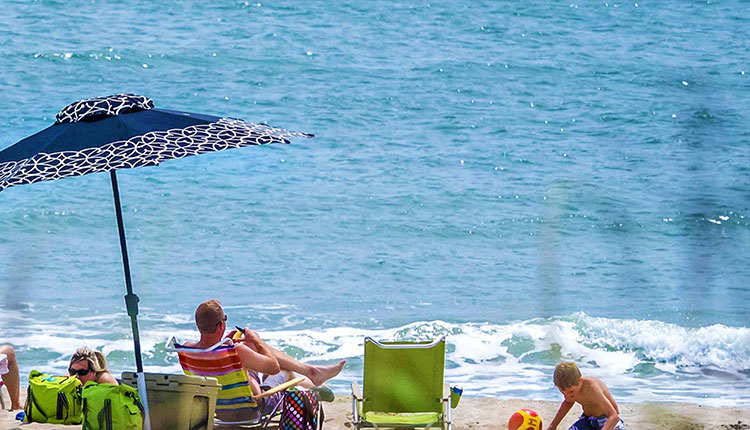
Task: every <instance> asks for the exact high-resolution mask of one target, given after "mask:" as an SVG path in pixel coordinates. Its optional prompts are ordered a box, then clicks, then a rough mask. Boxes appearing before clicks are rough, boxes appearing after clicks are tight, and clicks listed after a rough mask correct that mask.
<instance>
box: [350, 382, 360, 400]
mask: <svg viewBox="0 0 750 430" xmlns="http://www.w3.org/2000/svg"><path fill="white" fill-rule="evenodd" d="M352 397H354V399H355V400H357V401H358V402H361V401H362V389H361V388H359V384H357V383H356V382H352Z"/></svg>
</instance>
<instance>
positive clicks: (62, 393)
mask: <svg viewBox="0 0 750 430" xmlns="http://www.w3.org/2000/svg"><path fill="white" fill-rule="evenodd" d="M24 412H25V414H26V416H25V418H24V422H27V423H29V422H36V423H51V424H80V423H81V419H82V417H83V413H82V408H81V381H79V380H78V378H76V377H75V376H49V375H47V374H46V373H42V372H39V371H36V370H32V371H31V373H29V389H28V392H27V394H26V406H25V407H24Z"/></svg>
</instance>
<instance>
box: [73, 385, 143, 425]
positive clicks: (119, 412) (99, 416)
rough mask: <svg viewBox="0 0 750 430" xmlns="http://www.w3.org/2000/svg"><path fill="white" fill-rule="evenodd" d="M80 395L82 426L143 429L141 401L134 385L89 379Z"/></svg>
mask: <svg viewBox="0 0 750 430" xmlns="http://www.w3.org/2000/svg"><path fill="white" fill-rule="evenodd" d="M81 397H82V398H83V430H142V429H143V405H142V404H141V398H140V396H139V395H138V390H136V389H135V388H133V387H130V386H128V385H113V384H97V383H96V382H91V381H89V382H87V383H86V385H84V386H83V389H82V390H81Z"/></svg>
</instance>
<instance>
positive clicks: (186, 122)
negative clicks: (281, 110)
mask: <svg viewBox="0 0 750 430" xmlns="http://www.w3.org/2000/svg"><path fill="white" fill-rule="evenodd" d="M290 137H313V136H312V135H311V134H307V133H299V132H293V131H288V130H283V129H278V128H273V127H269V126H267V125H264V124H253V123H247V122H244V121H242V120H238V119H232V118H220V117H215V116H211V115H202V114H194V113H187V112H177V111H170V110H163V109H155V108H154V103H153V102H152V101H151V99H149V98H147V97H143V96H139V95H134V94H117V95H113V96H108V97H97V98H93V99H87V100H81V101H78V102H75V103H72V104H70V105H68V106H66V107H65V108H64V109H63V110H62V111H60V113H59V114H58V115H57V121H55V123H54V124H53V125H51V126H50V127H48V128H46V129H44V130H42V131H40V132H39V133H36V134H34V135H32V136H29V137H27V138H25V139H23V140H21V141H20V142H18V143H16V144H14V145H12V146H10V147H8V148H6V149H4V150H2V151H0V191H2V190H4V189H6V188H8V187H11V186H14V185H20V184H30V183H33V182H39V181H50V180H54V179H60V178H65V177H68V176H80V175H85V174H88V173H95V172H107V171H108V172H110V177H111V179H112V192H113V193H114V199H115V212H116V216H117V224H118V228H119V232H120V246H121V249H122V258H123V266H124V270H125V284H126V288H127V295H126V296H125V303H126V307H127V311H128V315H130V318H131V324H132V328H133V343H134V347H135V359H136V367H137V369H138V373H139V376H140V377H142V375H143V363H142V360H141V347H140V339H139V335H138V321H137V315H138V296H136V295H135V294H133V290H132V284H131V279H130V268H129V263H128V253H127V246H126V242H125V230H124V227H123V224H122V210H121V208H120V196H119V191H118V188H117V176H116V175H115V170H117V169H128V168H133V167H140V166H155V165H158V164H159V163H161V162H162V161H166V160H171V159H175V158H183V157H187V156H189V155H198V154H203V153H206V152H214V151H220V150H222V149H228V148H239V147H243V146H250V145H265V144H269V143H289V140H288V138H290ZM141 386H143V384H141Z"/></svg>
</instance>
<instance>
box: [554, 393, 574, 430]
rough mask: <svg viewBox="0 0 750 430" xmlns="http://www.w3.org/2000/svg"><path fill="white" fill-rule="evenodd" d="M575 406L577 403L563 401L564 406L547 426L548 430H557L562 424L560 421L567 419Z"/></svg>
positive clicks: (562, 405)
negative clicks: (566, 416)
mask: <svg viewBox="0 0 750 430" xmlns="http://www.w3.org/2000/svg"><path fill="white" fill-rule="evenodd" d="M574 404H575V402H569V401H567V400H563V402H562V404H561V405H560V409H558V410H557V413H556V414H555V418H552V422H551V423H549V425H548V426H547V430H555V429H556V428H557V426H558V425H559V424H560V421H562V419H563V418H565V415H568V412H569V411H570V408H572V407H573V405H574Z"/></svg>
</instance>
